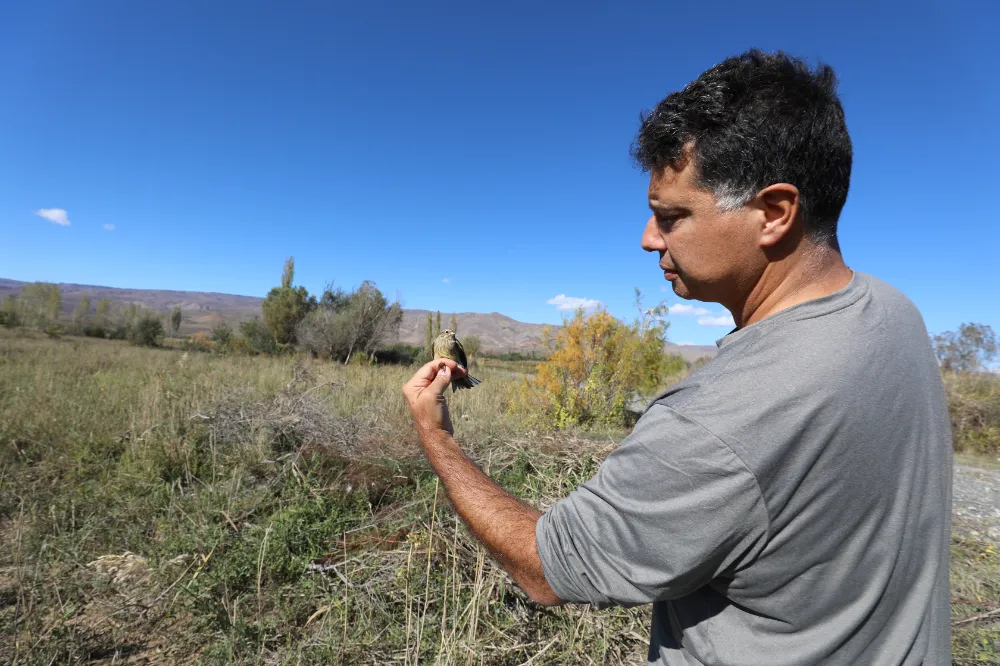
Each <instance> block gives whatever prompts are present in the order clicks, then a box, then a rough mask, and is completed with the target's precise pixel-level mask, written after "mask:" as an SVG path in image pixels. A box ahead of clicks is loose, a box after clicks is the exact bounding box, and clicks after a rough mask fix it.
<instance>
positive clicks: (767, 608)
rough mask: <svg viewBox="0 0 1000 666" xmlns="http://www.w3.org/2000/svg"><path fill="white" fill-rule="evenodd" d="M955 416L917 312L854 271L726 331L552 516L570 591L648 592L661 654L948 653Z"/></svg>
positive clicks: (551, 569) (692, 660)
mask: <svg viewBox="0 0 1000 666" xmlns="http://www.w3.org/2000/svg"><path fill="white" fill-rule="evenodd" d="M950 526H951V428H950V424H949V419H948V412H947V408H946V406H945V397H944V391H943V388H942V384H941V376H940V373H939V371H938V365H937V362H936V360H935V358H934V354H933V351H932V349H931V344H930V340H929V339H928V336H927V332H926V329H925V327H924V323H923V320H922V319H921V317H920V314H919V313H918V312H917V309H916V308H915V307H914V305H913V304H912V303H911V302H910V301H909V300H908V299H907V298H906V297H905V296H903V295H902V294H901V293H899V292H898V291H897V290H896V289H894V288H892V287H890V286H889V285H887V284H885V283H884V282H881V281H879V280H877V279H875V278H873V277H871V276H868V275H864V274H862V273H855V274H854V277H853V279H852V280H851V282H850V284H848V286H847V287H845V288H844V289H842V290H840V291H839V292H837V293H835V294H831V295H829V296H825V297H823V298H819V299H816V300H813V301H809V302H806V303H802V304H800V305H797V306H794V307H792V308H789V309H787V310H783V311H781V312H778V313H776V314H774V315H772V316H770V317H767V318H766V319H764V320H762V321H760V322H757V323H755V324H752V325H750V326H747V327H746V328H743V329H740V330H737V331H735V332H733V333H730V334H729V335H728V336H726V337H725V338H723V339H722V340H721V341H720V342H719V354H718V356H717V357H716V358H715V359H714V360H712V361H711V362H710V363H708V364H706V365H705V366H703V367H702V368H700V369H699V370H697V371H695V372H693V373H692V374H691V375H690V376H688V377H687V379H685V380H684V381H682V382H680V383H679V384H677V385H675V386H673V387H671V388H670V389H669V390H668V391H667V392H666V393H664V394H663V395H662V396H660V397H659V398H658V399H657V400H655V401H654V402H653V403H652V404H651V405H650V406H649V408H648V409H647V410H646V413H645V414H643V416H642V418H641V419H639V422H638V424H637V425H636V427H635V430H634V431H633V432H632V434H631V435H629V437H628V438H627V439H625V441H624V442H622V444H621V446H620V447H619V448H618V449H617V450H616V451H615V452H614V453H612V454H611V455H610V456H609V457H608V459H607V460H606V461H605V463H604V464H603V465H602V466H601V468H600V469H599V470H598V472H597V474H596V475H595V476H594V478H593V479H591V480H590V481H588V482H586V483H585V484H583V485H582V486H580V487H579V488H578V489H577V490H575V491H573V493H571V494H570V495H569V496H568V497H567V498H565V499H564V500H562V501H560V502H558V503H557V504H555V505H554V506H552V507H551V508H550V509H549V510H548V511H547V512H546V513H545V514H544V515H543V516H542V518H541V520H539V522H538V527H537V531H536V534H537V538H538V552H539V555H540V556H541V559H542V564H543V566H544V569H545V577H546V579H547V580H548V582H549V584H550V585H551V586H552V589H553V590H554V591H555V592H556V594H558V595H559V596H560V597H561V598H562V599H564V600H566V601H569V602H575V603H590V604H593V605H595V606H597V607H605V606H608V605H613V604H618V605H635V604H646V603H652V604H653V626H652V631H651V636H650V646H649V663H650V664H768V665H770V666H778V665H781V664H819V663H823V664H892V665H896V664H927V665H937V664H950V663H951V645H950V625H949V610H950V608H949V597H948V554H949V532H950Z"/></svg>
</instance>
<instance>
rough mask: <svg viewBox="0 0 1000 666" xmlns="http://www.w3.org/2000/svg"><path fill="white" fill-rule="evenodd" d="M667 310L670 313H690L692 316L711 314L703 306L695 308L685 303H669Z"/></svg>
mask: <svg viewBox="0 0 1000 666" xmlns="http://www.w3.org/2000/svg"><path fill="white" fill-rule="evenodd" d="M667 310H668V311H669V312H670V314H672V315H690V316H692V317H703V316H705V315H707V314H711V313H710V312H709V311H708V310H706V309H705V308H696V307H695V306H693V305H688V304H687V303H678V304H677V305H671V306H670V307H669V308H667Z"/></svg>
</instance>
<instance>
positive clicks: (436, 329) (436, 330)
mask: <svg viewBox="0 0 1000 666" xmlns="http://www.w3.org/2000/svg"><path fill="white" fill-rule="evenodd" d="M440 334H441V311H440V310H438V312H437V317H435V319H434V337H435V338H436V337H437V336H438V335H440Z"/></svg>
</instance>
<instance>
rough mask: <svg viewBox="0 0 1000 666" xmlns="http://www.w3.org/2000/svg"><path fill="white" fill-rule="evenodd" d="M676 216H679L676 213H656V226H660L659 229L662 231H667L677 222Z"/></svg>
mask: <svg viewBox="0 0 1000 666" xmlns="http://www.w3.org/2000/svg"><path fill="white" fill-rule="evenodd" d="M678 217H679V216H678V215H671V216H670V217H660V216H659V215H657V216H656V224H657V226H659V227H660V229H663V230H664V231H669V230H670V229H671V228H673V226H674V224H675V223H676V222H677V219H678Z"/></svg>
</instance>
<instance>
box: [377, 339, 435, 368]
mask: <svg viewBox="0 0 1000 666" xmlns="http://www.w3.org/2000/svg"><path fill="white" fill-rule="evenodd" d="M423 353H424V348H423V347H417V346H415V345H408V344H406V343H405V342H397V343H396V344H394V345H390V346H388V347H385V348H383V349H379V350H378V351H376V352H375V362H376V363H379V364H381V365H414V364H415V363H416V362H417V361H418V360H419V359H420V356H421V355H422V354H423Z"/></svg>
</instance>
